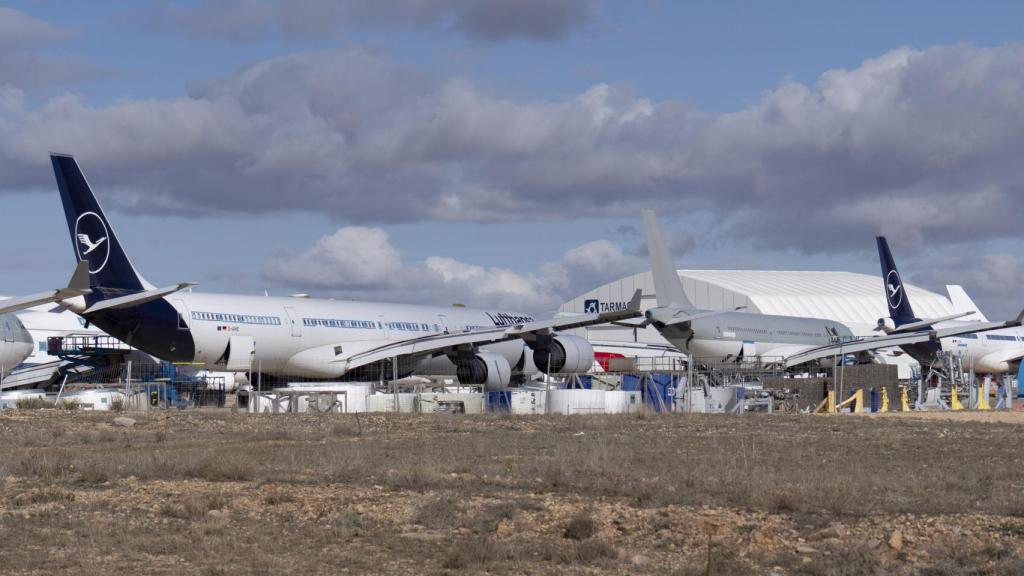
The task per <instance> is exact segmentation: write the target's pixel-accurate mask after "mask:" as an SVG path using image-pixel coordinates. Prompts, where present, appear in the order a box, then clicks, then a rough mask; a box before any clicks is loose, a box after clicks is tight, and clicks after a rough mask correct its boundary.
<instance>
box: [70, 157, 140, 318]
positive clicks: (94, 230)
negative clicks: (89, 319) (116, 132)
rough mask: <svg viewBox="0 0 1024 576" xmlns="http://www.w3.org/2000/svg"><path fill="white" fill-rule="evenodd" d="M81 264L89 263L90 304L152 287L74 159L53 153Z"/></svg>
mask: <svg viewBox="0 0 1024 576" xmlns="http://www.w3.org/2000/svg"><path fill="white" fill-rule="evenodd" d="M50 160H51V161H52V162H53V173H54V175H55V176H56V177H57V188H58V189H60V199H61V202H63V203H64V215H65V216H66V217H67V221H68V231H69V232H70V233H71V245H72V247H73V248H74V250H75V259H76V260H77V261H80V262H81V261H87V262H88V263H89V284H90V287H91V288H93V293H92V294H90V295H89V296H87V297H86V301H87V302H95V301H99V300H103V299H105V298H106V297H113V296H118V295H123V294H124V293H125V292H134V291H139V290H145V289H148V288H151V286H150V284H149V283H148V282H146V281H145V280H144V279H143V278H142V277H141V276H139V274H138V273H137V272H136V271H135V267H134V266H132V263H131V262H130V261H129V260H128V256H127V255H125V253H124V250H123V249H122V248H121V243H120V242H118V241H117V236H116V235H115V234H114V229H113V228H111V227H110V223H109V222H107V217H106V216H105V215H104V214H103V210H102V209H101V208H100V204H99V202H98V201H97V200H96V196H94V195H93V193H92V190H91V189H90V188H89V183H88V182H87V181H86V180H85V175H84V174H82V170H81V169H80V168H79V167H78V162H76V161H75V159H74V157H72V156H68V155H64V154H51V155H50Z"/></svg>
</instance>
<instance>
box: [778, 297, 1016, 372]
mask: <svg viewBox="0 0 1024 576" xmlns="http://www.w3.org/2000/svg"><path fill="white" fill-rule="evenodd" d="M1022 322H1024V310H1022V311H1021V313H1020V314H1019V315H1018V316H1017V317H1016V318H1015V319H1013V320H1008V321H1006V322H977V323H973V322H972V323H971V324H970V325H968V326H954V327H951V328H941V329H938V330H921V331H918V332H911V333H907V334H903V333H900V334H890V335H887V336H877V337H871V338H860V339H857V340H850V341H847V342H841V343H837V344H829V345H828V346H819V347H817V348H810V349H808V350H805V351H803V352H798V353H796V354H793V355H790V356H788V357H787V358H786V368H791V367H793V366H798V365H800V364H803V363H805V362H811V361H812V360H819V359H821V358H828V357H830V356H837V355H841V354H855V353H857V352H866V351H869V350H877V349H879V348H890V347H893V346H906V345H909V344H920V343H922V342H930V341H938V340H941V339H943V338H952V337H953V336H960V335H961V334H974V333H977V332H988V331H989V330H999V329H1001V328H1013V327H1016V326H1020V325H1021V323H1022Z"/></svg>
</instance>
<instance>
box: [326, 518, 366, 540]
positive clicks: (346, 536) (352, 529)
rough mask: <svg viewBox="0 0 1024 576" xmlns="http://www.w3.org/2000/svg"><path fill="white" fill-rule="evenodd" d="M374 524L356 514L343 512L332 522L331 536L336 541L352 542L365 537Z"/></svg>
mask: <svg viewBox="0 0 1024 576" xmlns="http://www.w3.org/2000/svg"><path fill="white" fill-rule="evenodd" d="M371 527H372V523H371V522H370V521H369V520H368V519H367V518H366V517H364V516H361V515H359V514H356V513H354V512H342V513H341V514H339V515H338V517H337V518H335V519H334V520H333V521H332V522H331V535H332V536H333V538H334V539H335V540H343V541H350V540H352V539H353V538H358V537H360V536H365V535H366V534H367V532H368V531H369V530H370V528H371Z"/></svg>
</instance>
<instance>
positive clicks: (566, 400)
mask: <svg viewBox="0 0 1024 576" xmlns="http://www.w3.org/2000/svg"><path fill="white" fill-rule="evenodd" d="M604 397H605V391H604V390H575V389H574V390H552V391H551V392H549V395H548V399H549V401H550V403H551V404H550V411H551V413H553V414H604V406H605V402H604Z"/></svg>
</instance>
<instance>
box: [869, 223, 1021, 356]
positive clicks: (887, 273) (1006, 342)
mask: <svg viewBox="0 0 1024 576" xmlns="http://www.w3.org/2000/svg"><path fill="white" fill-rule="evenodd" d="M876 241H877V244H878V259H879V262H880V263H881V265H882V278H883V284H884V285H885V299H886V302H887V303H888V306H889V318H887V319H880V320H879V328H881V329H882V330H884V331H885V332H887V333H889V334H897V333H900V332H904V331H907V330H908V329H909V330H920V329H922V328H928V329H931V328H933V327H935V328H959V329H965V330H970V329H971V328H972V327H977V326H979V325H980V323H979V322H971V321H962V320H957V319H958V318H962V317H964V316H972V315H973V316H980V315H981V314H980V312H978V308H977V306H975V305H974V302H972V301H971V299H970V297H968V296H967V293H966V292H964V290H963V288H961V287H960V286H948V287H947V290H949V293H950V297H951V300H952V301H953V305H954V308H955V309H956V310H957V311H958V312H957V313H956V314H953V315H950V316H946V317H944V318H934V319H927V320H921V319H920V318H918V317H917V316H916V315H915V314H914V309H913V307H912V306H911V304H910V297H909V295H908V294H907V293H906V291H905V290H904V289H903V280H902V279H901V278H900V273H899V271H898V270H897V269H896V262H895V260H894V259H893V257H892V252H891V251H890V250H889V243H888V242H887V241H886V239H885V237H884V236H879V237H878V238H877V239H876ZM981 319H984V316H982V317H981ZM901 348H902V349H903V350H904V351H905V352H906V353H907V354H910V356H911V357H913V358H914V359H915V360H917V361H918V362H919V363H920V364H921V365H922V366H928V365H930V364H931V363H932V362H933V361H934V360H935V357H936V354H937V353H938V352H940V351H945V352H961V353H962V354H963V363H964V366H965V367H966V366H973V367H974V370H975V371H976V372H980V373H982V374H1002V373H1005V372H1010V371H1014V372H1015V371H1017V369H1018V368H1019V366H1020V362H1021V358H1024V329H1022V328H1020V327H1010V328H1005V329H1001V330H991V331H987V332H984V333H974V332H969V333H962V334H959V335H957V336H951V337H949V338H943V339H941V340H940V341H932V342H928V343H923V344H912V345H907V346H901Z"/></svg>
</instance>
